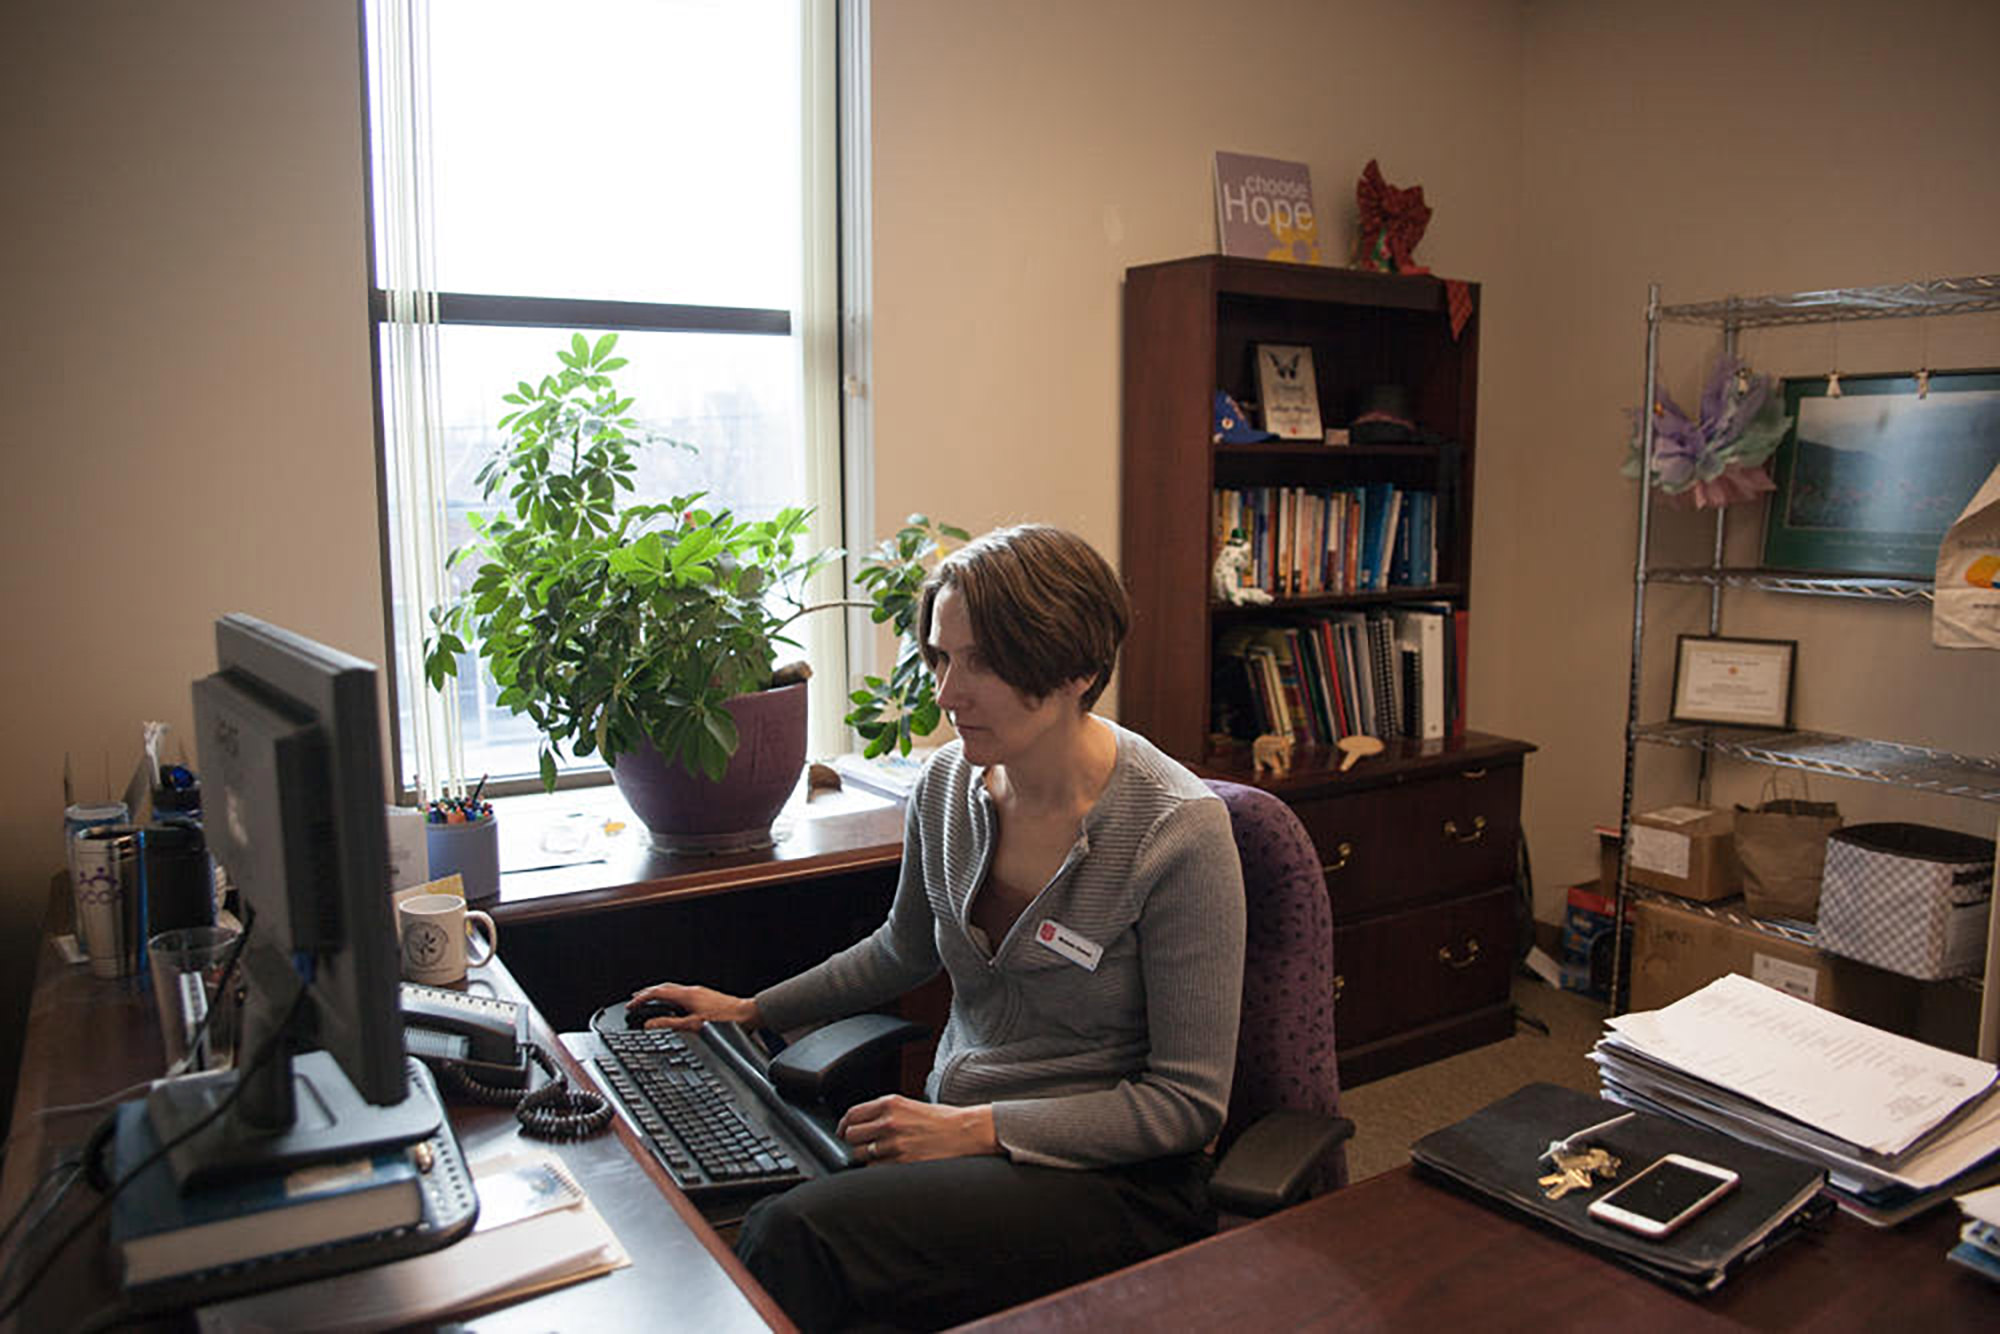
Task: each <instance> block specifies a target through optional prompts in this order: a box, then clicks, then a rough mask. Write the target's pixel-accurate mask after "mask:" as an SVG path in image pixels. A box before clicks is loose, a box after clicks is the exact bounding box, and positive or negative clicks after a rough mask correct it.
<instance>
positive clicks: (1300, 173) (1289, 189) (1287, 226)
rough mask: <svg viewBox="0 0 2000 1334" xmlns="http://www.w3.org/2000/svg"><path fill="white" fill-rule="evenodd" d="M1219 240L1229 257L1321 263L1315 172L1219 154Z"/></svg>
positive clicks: (1274, 160)
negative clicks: (1314, 206)
mask: <svg viewBox="0 0 2000 1334" xmlns="http://www.w3.org/2000/svg"><path fill="white" fill-rule="evenodd" d="M1215 236H1216V241H1217V243H1218V244H1219V245H1220V246H1221V248H1222V253H1223V254H1225V255H1241V256H1245V257H1247V258H1250V259H1275V260H1285V261H1288V262H1291V263H1295V264H1317V263H1319V262H1320V244H1319V218H1318V216H1317V214H1316V213H1315V212H1314V209H1313V193H1312V172H1311V170H1310V169H1309V168H1308V167H1307V166H1306V164H1305V163H1303V162H1286V161H1284V160H1282V159H1279V158H1268V157H1257V156H1255V155H1253V154H1250V153H1221V152H1219V153H1217V154H1216V155H1215ZM1267 429H1268V428H1267Z"/></svg>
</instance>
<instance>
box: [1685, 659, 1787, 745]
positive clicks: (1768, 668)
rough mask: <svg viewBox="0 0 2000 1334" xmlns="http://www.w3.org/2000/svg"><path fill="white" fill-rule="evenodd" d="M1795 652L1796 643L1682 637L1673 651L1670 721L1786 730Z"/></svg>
mask: <svg viewBox="0 0 2000 1334" xmlns="http://www.w3.org/2000/svg"><path fill="white" fill-rule="evenodd" d="M1798 651H1799V644H1798V641H1797V640H1796V639H1722V638H1719V637H1717V636H1713V635H1682V636H1681V637H1680V639H1679V642H1678V644H1677V645H1676V648H1675V653H1674V707H1673V712H1672V715H1671V716H1672V718H1673V720H1674V721H1675V722H1677V723H1720V724H1722V725H1724V726H1726V727H1766V728H1774V729H1778V730H1781V731H1789V730H1790V729H1791V726H1792V675H1793V670H1794V666H1795V664H1796V662H1797V660H1798Z"/></svg>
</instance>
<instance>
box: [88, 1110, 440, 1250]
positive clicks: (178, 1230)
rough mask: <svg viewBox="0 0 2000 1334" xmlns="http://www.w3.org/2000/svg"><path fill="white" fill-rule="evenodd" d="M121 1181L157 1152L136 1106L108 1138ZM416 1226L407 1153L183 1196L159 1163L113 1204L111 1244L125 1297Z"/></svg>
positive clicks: (418, 1213)
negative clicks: (135, 1290) (160, 1285)
mask: <svg viewBox="0 0 2000 1334" xmlns="http://www.w3.org/2000/svg"><path fill="white" fill-rule="evenodd" d="M112 1139H113V1148H112V1153H113V1161H114V1163H116V1164H117V1165H118V1166H119V1168H120V1170H121V1172H122V1171H125V1170H129V1169H130V1167H132V1166H134V1165H136V1164H139V1163H142V1162H145V1161H146V1160H147V1159H148V1158H150V1157H152V1155H153V1153H154V1151H155V1150H157V1149H158V1147H159V1139H158V1138H157V1136H156V1135H155V1134H154V1131H153V1124H152V1120H151V1118H150V1117H149V1116H148V1115H147V1113H146V1105H145V1102H144V1100H135V1101H132V1102H128V1103H124V1104H122V1105H121V1106H120V1107H119V1108H118V1110H117V1119H116V1122H115V1126H114V1129H113V1132H112ZM423 1217H424V1194H423V1187H422V1184H421V1182H420V1181H419V1179H418V1174H417V1168H416V1165H415V1164H414V1162H413V1161H412V1160H411V1151H410V1148H409V1147H408V1146H405V1147H402V1148H396V1149H389V1150H384V1151H382V1152H380V1153H375V1154H370V1155H364V1156H361V1157H357V1158H353V1159H348V1160H344V1161H340V1162H331V1163H320V1164H315V1165H313V1166H310V1167H302V1168H299V1169H297V1170H295V1171H292V1172H288V1173H283V1174H272V1175H266V1176H249V1177H244V1178H241V1179H239V1180H233V1181H224V1182H222V1183H219V1184H216V1185H212V1186H204V1187H200V1188H197V1189H192V1190H188V1191H183V1190H182V1189H181V1188H180V1186H179V1184H178V1183H177V1182H176V1181H175V1179H174V1174H173V1169H172V1167H171V1166H170V1165H169V1163H168V1161H167V1159H166V1158H165V1157H164V1156H162V1157H160V1158H158V1159H157V1160H156V1161H154V1162H153V1163H152V1164H151V1165H150V1166H148V1167H146V1168H145V1169H143V1170H142V1171H140V1172H139V1174H138V1175H137V1176H136V1177H134V1178H133V1180H132V1181H131V1183H130V1184H129V1185H127V1186H126V1187H125V1188H124V1189H123V1190H121V1191H119V1192H118V1194H117V1195H116V1196H115V1197H113V1199H112V1201H111V1226H110V1237H111V1246H112V1250H113V1252H114V1253H115V1254H116V1255H117V1256H118V1259H119V1263H120V1265H121V1267H122V1268H123V1271H124V1280H125V1285H126V1286H127V1287H128V1288H138V1287H144V1286H147V1285H150V1284H158V1283H163V1282H165V1281H167V1280H170V1279H177V1278H181V1277H184V1276H186V1275H190V1274H198V1273H202V1272H204V1271H207V1270H211V1269H218V1268H221V1267H223V1266H225V1265H238V1264H243V1263H245V1262H248V1261H255V1260H262V1259H267V1258H270V1257H273V1256H278V1255H286V1254H290V1253H292V1252H295V1251H302V1250H307V1249H310V1248H313V1247H320V1246H326V1245H329V1244H331V1243H335V1242H343V1241H351V1240H353V1239H355V1238H358V1237H368V1236H374V1235H376V1234H378V1233H383V1232H389V1231H392V1230H394V1229H396V1228H403V1227H409V1226H411V1225H412V1224H415V1223H418V1222H420V1221H422V1219H423Z"/></svg>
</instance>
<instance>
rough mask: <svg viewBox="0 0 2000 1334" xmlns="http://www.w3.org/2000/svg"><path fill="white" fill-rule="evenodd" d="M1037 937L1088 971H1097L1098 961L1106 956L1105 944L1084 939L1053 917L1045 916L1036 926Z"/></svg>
mask: <svg viewBox="0 0 2000 1334" xmlns="http://www.w3.org/2000/svg"><path fill="white" fill-rule="evenodd" d="M1035 939H1036V940H1039V941H1041V942H1042V944H1044V945H1047V946H1048V947H1049V948H1050V949H1052V950H1054V951H1055V952H1056V953H1057V954H1060V955H1062V956H1063V958H1065V959H1068V960H1069V961H1070V962H1071V963H1073V964H1080V965H1081V966H1082V967H1083V968H1084V969H1085V971H1087V972H1092V973H1094V972H1096V971H1097V961H1098V960H1099V959H1101V958H1103V957H1104V946H1102V945H1099V944H1098V943H1097V942H1095V941H1092V940H1086V939H1084V938H1083V937H1082V936H1079V935H1078V934H1077V933H1076V932H1074V931H1072V930H1070V929H1069V928H1068V927H1066V926H1064V925H1063V924H1062V923H1061V922H1058V921H1056V920H1055V919H1054V918H1053V917H1048V918H1044V919H1043V920H1042V924H1041V925H1040V926H1038V927H1036V928H1035Z"/></svg>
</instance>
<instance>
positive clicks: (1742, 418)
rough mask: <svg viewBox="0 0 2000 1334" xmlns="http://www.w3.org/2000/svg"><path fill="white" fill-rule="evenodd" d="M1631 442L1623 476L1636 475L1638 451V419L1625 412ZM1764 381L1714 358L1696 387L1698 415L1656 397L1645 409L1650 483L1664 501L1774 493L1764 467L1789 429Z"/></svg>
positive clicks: (1728, 501) (1707, 503)
mask: <svg viewBox="0 0 2000 1334" xmlns="http://www.w3.org/2000/svg"><path fill="white" fill-rule="evenodd" d="M1626 415H1627V416H1629V417H1630V418H1631V419H1632V438H1631V440H1630V441H1629V442H1628V443H1627V446H1626V457H1625V468H1624V473H1625V475H1626V476H1627V477H1637V476H1638V475H1639V471H1640V469H1641V467H1642V466H1643V459H1642V457H1641V455H1642V451H1643V450H1644V448H1645V440H1644V434H1643V423H1642V421H1641V420H1640V417H1639V414H1638V412H1637V411H1635V410H1633V409H1629V408H1628V409H1627V410H1626ZM1791 425H1792V419H1791V418H1790V417H1787V416H1785V414H1784V408H1783V404H1782V401H1781V400H1780V399H1779V397H1778V396H1777V394H1776V393H1775V392H1774V382H1773V380H1772V379H1771V377H1770V376H1768V375H1750V374H1748V373H1747V372H1746V371H1745V369H1744V364H1743V362H1742V360H1741V359H1740V358H1737V357H1733V356H1727V355H1725V356H1722V357H1718V358H1717V359H1716V361H1715V364H1714V366H1712V367H1711V368H1710V369H1709V373H1708V382H1707V384H1706V385H1704V386H1703V388H1702V393H1701V412H1700V415H1699V416H1697V417H1695V418H1692V419H1690V418H1689V417H1688V415H1687V413H1685V412H1683V411H1682V410H1681V407H1680V405H1679V404H1678V403H1676V402H1674V399H1673V395H1671V394H1669V393H1666V392H1665V391H1664V390H1663V391H1661V393H1660V396H1659V398H1658V399H1657V400H1656V401H1655V402H1654V404H1653V485H1654V486H1656V487H1658V488H1659V489H1660V491H1661V492H1662V493H1663V494H1664V495H1666V496H1667V497H1668V498H1669V499H1671V500H1676V501H1679V502H1680V503H1683V504H1687V503H1692V504H1693V505H1695V506H1696V507H1698V508H1711V507H1719V506H1722V505H1733V504H1735V503H1736V502H1738V501H1741V500H1752V499H1755V498H1756V497H1757V496H1760V495H1762V494H1764V493H1765V492H1766V491H1771V490H1774V489H1775V484H1774V483H1773V482H1772V481H1771V475H1770V473H1769V472H1768V471H1767V470H1766V468H1765V466H1764V465H1765V464H1766V463H1767V462H1768V461H1769V460H1770V457H1771V455H1772V454H1773V453H1774V452H1775V451H1776V450H1777V448H1778V442H1779V441H1780V440H1782V439H1784V437H1785V432H1786V431H1788V430H1790V429H1791Z"/></svg>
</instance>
